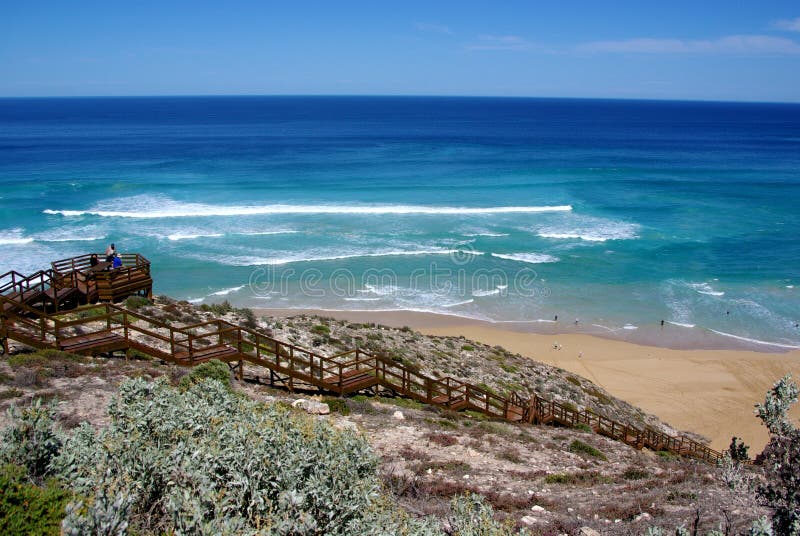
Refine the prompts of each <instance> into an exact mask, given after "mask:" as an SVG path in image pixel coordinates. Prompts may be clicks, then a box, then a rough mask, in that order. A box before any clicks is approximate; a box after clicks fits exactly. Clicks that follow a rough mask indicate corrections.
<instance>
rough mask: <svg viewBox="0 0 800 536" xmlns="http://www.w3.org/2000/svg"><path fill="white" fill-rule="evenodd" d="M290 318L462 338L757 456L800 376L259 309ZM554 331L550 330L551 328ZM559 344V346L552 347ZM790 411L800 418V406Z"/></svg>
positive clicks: (794, 357)
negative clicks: (763, 405)
mask: <svg viewBox="0 0 800 536" xmlns="http://www.w3.org/2000/svg"><path fill="white" fill-rule="evenodd" d="M259 312H260V313H263V314H273V315H279V316H291V315H297V314H303V313H308V314H320V315H323V316H333V317H336V318H341V319H346V320H350V321H355V322H376V323H380V324H386V325H390V326H395V327H401V326H410V327H412V328H414V329H417V330H419V331H421V332H422V333H426V334H429V335H447V336H460V335H463V336H465V337H467V338H469V339H474V340H477V341H480V342H483V343H486V344H491V345H500V346H503V347H505V348H506V349H507V350H510V351H512V352H518V353H520V354H522V355H524V356H528V357H531V358H533V359H536V360H538V361H542V362H544V363H548V364H551V365H555V366H558V367H561V368H563V369H566V370H569V371H571V372H574V373H576V374H580V375H581V376H584V377H586V378H588V379H590V380H592V381H593V382H595V383H597V384H598V385H600V386H602V387H604V388H605V389H606V390H608V391H609V392H610V393H611V394H613V395H614V396H617V397H619V398H622V399H624V400H626V401H628V402H630V403H632V404H634V405H637V406H639V407H641V408H642V409H644V410H645V411H647V412H648V413H652V414H654V415H657V416H658V417H659V418H661V419H662V420H663V421H665V422H668V423H669V424H671V425H672V426H674V427H676V428H678V429H680V430H688V431H691V432H695V433H697V434H700V435H702V436H704V437H707V438H708V439H709V440H710V441H711V446H712V447H713V448H716V449H724V448H727V447H728V445H729V444H730V440H731V437H732V436H734V435H736V436H738V437H741V438H743V439H744V441H745V442H746V443H747V444H748V445H751V454H753V455H754V454H757V453H759V452H760V451H761V450H762V448H763V446H764V445H765V444H766V442H767V439H768V438H767V431H766V428H764V427H763V426H762V425H761V422H760V421H759V420H758V419H757V418H756V417H755V414H754V407H753V406H754V405H755V404H756V403H757V402H761V401H763V400H764V394H765V393H766V391H767V390H768V389H769V388H770V387H772V385H773V383H775V381H777V380H778V379H779V378H780V377H781V376H783V375H784V374H786V373H787V372H792V373H793V374H794V376H795V378H796V379H798V380H800V351H797V350H796V351H792V352H786V353H762V352H753V351H745V350H704V349H688V350H687V349H681V350H677V349H670V348H661V347H657V346H644V345H640V344H634V343H630V342H624V341H620V340H612V339H607V338H601V337H596V336H592V335H583V334H575V333H570V334H555V333H552V332H550V333H547V334H540V333H528V332H518V331H512V330H510V329H504V328H503V327H499V326H498V325H496V324H489V323H485V322H480V321H474V320H467V319H459V318H456V317H450V316H445V315H435V314H428V313H415V312H401V311H397V312H393V311H389V312H364V311H336V312H330V311H306V310H262V311H259ZM550 329H552V328H550ZM556 343H558V345H559V346H560V348H561V349H560V350H556V349H554V345H555V344H556ZM792 415H793V416H794V417H795V418H798V417H800V407H797V406H796V407H795V408H794V410H793V412H792Z"/></svg>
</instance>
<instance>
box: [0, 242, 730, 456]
mask: <svg viewBox="0 0 800 536" xmlns="http://www.w3.org/2000/svg"><path fill="white" fill-rule="evenodd" d="M137 257H139V256H137ZM79 259H83V257H79ZM85 259H86V261H87V262H88V256H85ZM59 262H63V261H59ZM55 265H56V263H54V270H53V271H52V273H50V274H49V277H50V279H49V283H44V280H45V279H46V277H45V276H43V275H41V273H38V274H39V275H36V274H34V276H28V277H27V278H25V276H22V275H21V274H17V273H16V272H9V273H8V274H5V275H3V276H0V282H3V281H6V280H9V281H10V283H9V284H5V285H3V286H2V287H0V290H2V292H1V293H0V305H2V313H0V319H1V320H2V323H1V324H0V338H2V342H3V349H4V350H3V351H7V350H8V348H7V344H8V340H9V339H11V340H16V341H19V342H22V343H24V344H27V345H29V346H32V347H34V348H40V349H44V348H51V349H58V350H63V351H69V352H73V353H77V354H83V355H100V354H106V353H112V352H126V354H127V353H128V352H130V351H132V350H136V351H138V352H141V353H143V354H146V355H149V356H152V357H155V358H158V359H161V360H163V361H166V362H170V363H175V364H177V365H181V366H187V367H191V366H195V365H198V364H200V363H204V362H206V361H209V360H211V359H219V360H220V361H223V362H226V363H228V364H229V366H230V367H231V369H232V370H233V371H234V372H235V373H236V374H237V375H238V376H239V378H240V379H243V378H244V373H245V366H246V365H247V366H248V369H250V368H252V369H253V370H257V371H263V372H262V373H261V374H259V376H261V375H263V379H264V381H268V382H269V383H270V384H271V385H275V386H281V387H285V388H287V389H289V390H292V391H293V390H295V389H298V388H304V389H305V388H313V389H317V390H319V391H321V392H327V393H335V394H338V395H348V394H351V393H356V392H360V391H368V390H370V391H374V392H377V391H378V390H384V391H388V392H390V393H391V394H393V395H395V396H402V397H406V398H410V399H413V400H416V401H419V402H422V403H425V404H431V405H436V406H439V407H443V408H448V409H450V410H453V411H461V410H472V411H476V412H479V413H482V414H484V415H486V416H487V417H490V418H495V419H502V420H506V421H510V422H524V423H536V424H556V425H561V426H570V427H575V426H580V425H585V426H588V427H589V428H591V429H592V430H594V431H595V432H596V433H598V434H602V435H605V436H607V437H611V438H613V439H616V440H619V441H622V442H624V443H627V444H628V445H631V446H633V447H635V448H645V447H646V448H649V449H653V450H665V451H669V452H673V453H676V454H680V455H684V456H690V457H693V458H697V459H700V460H704V461H708V462H712V463H713V462H717V461H718V460H719V459H720V458H721V454H720V453H719V452H717V451H715V450H713V449H711V448H709V447H707V446H706V445H703V444H702V443H699V442H697V441H694V440H692V439H690V438H686V437H682V436H670V435H668V434H665V433H664V432H661V431H658V430H655V429H653V428H650V427H645V428H637V427H633V426H630V425H626V424H623V423H620V422H617V421H615V420H613V419H609V418H606V417H603V416H600V415H597V414H595V413H593V412H591V411H589V410H578V409H575V408H572V407H568V406H566V405H563V404H560V403H558V402H555V401H551V400H547V399H545V398H542V397H540V396H538V395H536V394H533V395H523V394H520V393H513V392H512V393H510V394H509V395H508V396H500V395H498V394H495V393H493V392H490V391H487V390H485V389H482V388H480V387H477V386H475V385H472V384H470V383H467V382H462V381H460V380H457V379H455V378H450V377H444V378H432V377H429V376H426V375H424V374H421V373H420V372H417V371H414V370H411V369H409V368H407V367H405V366H403V365H402V364H400V363H397V362H395V361H393V360H391V359H389V358H385V357H382V356H379V355H375V354H372V353H370V352H366V351H364V350H362V349H360V348H354V349H352V350H348V351H346V352H342V353H340V354H336V355H333V356H324V355H320V354H318V353H316V352H314V351H312V350H308V349H305V348H302V347H299V346H296V345H293V344H290V343H287V342H284V341H280V340H278V339H274V338H272V337H270V336H268V335H266V334H264V333H262V332H260V331H258V330H253V329H248V328H244V327H241V326H237V325H234V324H231V323H229V322H226V321H224V320H219V319H217V320H211V321H208V322H202V323H199V324H194V325H188V326H181V327H176V326H172V325H169V324H166V323H164V322H162V321H160V320H158V319H156V318H153V317H151V316H148V315H144V314H141V313H139V312H136V311H132V310H129V309H126V308H124V307H121V306H119V305H115V304H113V303H110V302H106V303H102V304H100V305H81V306H75V305H73V304H75V303H79V302H81V301H83V302H85V301H87V300H86V298H87V296H86V291H89V292H91V288H90V287H80V286H79V279H78V278H77V277H75V276H74V275H72V276H70V277H71V279H70V281H77V282H78V283H76V287H74V288H75V289H77V290H75V291H74V292H73V295H74V299H72V300H71V301H70V300H64V301H59V300H58V299H54V300H48V299H44V298H35V299H34V298H31V297H30V296H31V295H30V294H26V292H29V291H30V289H31V288H33V289H34V290H36V291H37V292H40V293H46V292H47V290H48V289H55V288H56V287H57V286H58V285H61V290H65V289H69V288H70V287H68V286H66V285H65V284H64V279H63V277H64V276H65V275H69V274H74V273H75V272H80V271H81V265H80V264H79V263H75V264H71V265H69V266H67V268H66V269H65V265H64V264H59V268H55ZM147 266H148V270H147V277H148V279H149V263H148V265H147ZM135 277H140V276H135ZM59 278H62V279H61V280H59ZM132 279H135V278H131V277H129V276H125V278H124V279H122V280H121V281H123V282H125V284H127V282H128V281H130V280H132ZM22 281H27V282H28V283H21V282H22ZM57 281H58V283H57ZM139 281H140V282H139V283H138V284H140V285H141V281H144V280H143V279H140V280H139ZM151 284H152V282H150V285H151ZM45 287H46V288H45ZM149 288H150V287H148V288H146V289H140V292H147V293H149ZM84 289H86V290H84ZM111 294H114V292H113V291H112V292H111ZM64 295H65V296H66V295H68V293H65V294H64ZM26 296H27V297H26ZM78 298H81V299H78Z"/></svg>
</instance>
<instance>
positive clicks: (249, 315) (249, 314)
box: [236, 307, 258, 329]
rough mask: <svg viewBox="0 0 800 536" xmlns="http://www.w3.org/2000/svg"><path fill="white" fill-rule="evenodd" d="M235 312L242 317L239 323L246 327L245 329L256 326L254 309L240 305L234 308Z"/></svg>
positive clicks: (256, 318)
mask: <svg viewBox="0 0 800 536" xmlns="http://www.w3.org/2000/svg"><path fill="white" fill-rule="evenodd" d="M236 312H237V313H238V314H240V315H242V316H243V317H244V320H243V321H242V323H241V324H242V326H243V327H246V328H247V329H256V328H258V317H257V316H256V313H255V311H253V310H252V309H250V308H249V307H242V308H241V309H236Z"/></svg>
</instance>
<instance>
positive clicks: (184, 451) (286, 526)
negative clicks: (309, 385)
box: [55, 379, 413, 534]
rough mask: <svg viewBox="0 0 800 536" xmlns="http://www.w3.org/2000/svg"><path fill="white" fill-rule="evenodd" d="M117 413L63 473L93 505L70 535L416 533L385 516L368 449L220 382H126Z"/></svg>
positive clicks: (67, 452) (84, 429)
mask: <svg viewBox="0 0 800 536" xmlns="http://www.w3.org/2000/svg"><path fill="white" fill-rule="evenodd" d="M109 415H110V416H111V423H110V425H109V426H108V428H106V429H104V430H100V431H94V430H93V429H91V428H90V427H89V426H88V425H83V426H81V427H79V428H77V429H76V430H75V431H74V432H73V434H72V436H71V437H70V438H69V439H68V440H67V441H66V442H65V444H64V448H63V452H62V454H61V456H59V458H58V460H57V462H56V463H55V467H56V468H57V471H58V474H59V475H60V476H61V477H62V478H64V480H65V481H68V482H71V483H73V485H74V487H75V489H76V491H77V492H78V493H80V494H82V495H85V496H90V497H92V496H94V500H93V501H89V502H87V503H83V502H77V503H75V504H73V505H71V506H70V508H69V515H68V521H67V520H65V528H66V527H67V525H69V526H70V527H72V528H74V530H75V531H76V532H75V533H79V531H80V530H83V529H82V527H83V528H85V527H94V528H92V529H91V530H90V531H89V532H90V533H91V532H94V533H97V532H95V530H96V527H98V526H100V525H103V523H105V525H103V526H116V527H121V526H122V525H123V522H128V523H130V526H131V527H132V528H135V529H136V530H137V531H141V532H147V531H153V530H157V532H168V533H170V532H175V533H180V534H189V533H192V534H217V533H223V534H233V533H253V532H254V531H255V530H256V528H258V527H262V528H264V527H271V530H272V531H273V532H274V533H276V534H358V533H364V534H369V533H373V532H375V531H376V530H378V528H379V527H380V525H375V526H372V528H371V530H369V531H362V532H358V531H356V530H355V528H356V527H360V528H363V527H364V524H365V523H366V520H368V519H373V520H374V519H376V518H380V519H384V520H386V521H387V523H390V524H391V523H395V524H396V523H400V524H403V523H405V524H406V525H408V526H410V525H409V524H411V525H413V523H412V522H411V521H409V520H407V519H406V520H405V521H403V519H402V517H403V516H402V515H399V514H397V513H396V512H392V511H383V510H382V508H385V507H386V506H385V505H383V506H382V503H381V501H380V500H379V499H380V497H379V481H378V478H377V473H376V468H377V458H376V457H375V456H374V455H373V454H372V452H371V450H370V448H369V445H368V444H367V443H366V441H365V440H364V439H362V438H361V437H359V436H357V435H355V434H353V433H352V432H347V431H338V430H335V429H334V428H333V427H331V426H329V425H328V424H326V423H324V422H320V421H315V420H313V419H310V418H309V417H307V416H305V415H300V414H292V413H290V412H288V411H287V410H285V409H283V408H280V407H278V406H277V405H270V406H265V405H262V404H259V403H256V402H253V401H250V400H246V399H243V398H241V397H237V396H235V395H233V394H232V393H230V392H229V390H228V389H226V388H225V387H224V386H223V385H222V384H220V383H219V382H217V381H207V382H204V383H202V384H198V385H192V386H190V387H189V388H188V390H186V391H185V392H181V391H179V390H175V389H174V388H172V387H170V386H169V385H168V384H167V383H166V382H164V381H155V382H146V381H144V380H141V379H137V380H128V381H126V382H124V383H123V384H122V385H121V387H120V391H119V394H118V395H117V396H116V397H115V398H114V399H113V401H112V403H111V405H110V407H109ZM95 490H102V494H103V495H101V496H95ZM98 493H99V492H98ZM121 512H122V513H123V514H124V515H121V514H120V513H121ZM398 516H399V517H398ZM167 527H171V529H169V530H167Z"/></svg>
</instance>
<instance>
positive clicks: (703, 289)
mask: <svg viewBox="0 0 800 536" xmlns="http://www.w3.org/2000/svg"><path fill="white" fill-rule="evenodd" d="M689 286H690V287H691V288H693V289H694V290H695V291H697V293H698V294H705V295H706V296H717V297H719V296H724V295H725V293H724V292H722V291H720V290H714V288H713V287H712V286H711V285H709V284H708V283H689Z"/></svg>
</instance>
